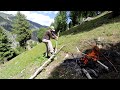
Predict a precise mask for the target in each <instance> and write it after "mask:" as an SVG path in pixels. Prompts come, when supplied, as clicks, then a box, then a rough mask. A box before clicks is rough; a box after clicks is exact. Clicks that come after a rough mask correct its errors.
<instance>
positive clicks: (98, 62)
mask: <svg viewBox="0 0 120 90" xmlns="http://www.w3.org/2000/svg"><path fill="white" fill-rule="evenodd" d="M97 63H99V64H100V65H101V66H103V67H104V68H105V69H106V70H109V69H108V67H107V66H106V65H104V64H103V63H101V62H100V61H98V60H97Z"/></svg>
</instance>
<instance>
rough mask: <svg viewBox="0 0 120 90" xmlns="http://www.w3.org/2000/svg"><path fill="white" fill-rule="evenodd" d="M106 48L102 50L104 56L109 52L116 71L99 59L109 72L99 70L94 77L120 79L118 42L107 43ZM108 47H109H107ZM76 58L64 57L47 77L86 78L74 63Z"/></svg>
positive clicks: (106, 62) (119, 46) (119, 45)
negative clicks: (97, 75)
mask: <svg viewBox="0 0 120 90" xmlns="http://www.w3.org/2000/svg"><path fill="white" fill-rule="evenodd" d="M106 47H107V48H106V49H103V50H102V53H103V54H104V55H105V56H108V54H109V58H108V59H109V60H110V61H111V62H112V63H113V64H114V66H115V67H116V68H117V70H118V73H117V72H115V70H114V69H113V67H112V66H111V64H110V63H108V61H107V60H101V62H102V63H104V64H105V65H106V66H108V67H109V69H111V70H110V71H109V72H104V71H103V72H101V73H100V75H99V77H97V78H96V79H120V42H119V43H116V44H115V43H107V45H106ZM108 47H109V48H108ZM78 57H80V56H77V57H76V58H71V59H66V60H64V62H62V63H61V64H60V65H59V66H57V67H56V68H55V69H54V70H53V71H52V72H51V74H50V76H49V77H48V79H87V78H86V76H85V75H84V74H82V73H81V68H80V66H79V65H78V64H77V63H76V60H77V59H78Z"/></svg>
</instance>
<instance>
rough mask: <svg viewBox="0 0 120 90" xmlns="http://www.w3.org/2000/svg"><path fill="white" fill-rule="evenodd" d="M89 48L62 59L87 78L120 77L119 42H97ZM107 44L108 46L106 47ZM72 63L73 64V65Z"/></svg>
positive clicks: (65, 63)
mask: <svg viewBox="0 0 120 90" xmlns="http://www.w3.org/2000/svg"><path fill="white" fill-rule="evenodd" d="M89 45H91V49H87V50H84V51H80V50H79V49H78V48H79V47H76V49H77V53H78V54H77V55H72V56H73V58H71V59H67V60H65V61H64V63H63V64H64V65H67V67H71V66H72V67H74V69H75V70H78V71H76V72H77V73H78V72H79V74H80V75H81V76H83V77H86V78H87V79H115V78H116V79H118V78H120V74H119V71H120V43H117V44H116V45H113V44H108V45H106V46H105V48H103V47H104V46H103V45H102V44H100V43H98V42H96V44H94V45H92V44H90V43H89ZM108 46H109V47H108ZM73 64H74V65H73Z"/></svg>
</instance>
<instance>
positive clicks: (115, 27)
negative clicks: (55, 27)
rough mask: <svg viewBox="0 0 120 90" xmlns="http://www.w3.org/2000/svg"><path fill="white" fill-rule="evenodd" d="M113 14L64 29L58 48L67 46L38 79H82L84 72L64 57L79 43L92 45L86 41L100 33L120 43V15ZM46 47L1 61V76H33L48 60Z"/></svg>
mask: <svg viewBox="0 0 120 90" xmlns="http://www.w3.org/2000/svg"><path fill="white" fill-rule="evenodd" d="M110 16H111V13H108V12H105V13H103V14H101V15H99V16H97V17H95V18H94V19H93V20H91V21H88V22H84V23H83V24H81V25H78V26H75V27H73V28H71V29H70V30H68V31H65V32H63V33H60V37H59V40H58V48H60V47H61V46H62V45H66V47H65V48H63V50H62V51H61V52H60V53H59V54H58V56H57V60H55V61H53V62H52V63H51V64H50V65H49V66H48V67H46V68H45V70H43V71H42V72H41V73H40V74H39V75H38V76H37V77H36V79H40V78H45V79H49V78H52V79H60V78H61V79H80V78H81V77H79V76H80V75H78V74H77V72H76V71H75V69H73V68H72V67H74V65H73V66H71V67H67V66H65V65H63V61H64V59H63V58H64V56H65V55H66V53H68V54H70V55H72V54H76V52H77V51H76V46H77V47H78V48H79V49H80V50H83V49H86V48H89V47H90V45H88V44H86V43H85V41H90V40H93V39H97V38H98V37H103V38H104V40H105V43H114V44H116V43H119V42H120V16H119V17H116V18H109V17H110ZM52 42H53V46H55V41H54V40H53V41H52ZM118 46H119V45H118ZM44 51H45V45H44V44H43V43H40V44H39V45H37V46H36V47H34V48H33V49H32V50H31V51H26V52H24V53H22V54H21V55H19V56H17V57H16V58H14V59H13V60H11V61H9V62H7V63H6V64H4V65H1V66H0V78H29V77H30V76H31V75H32V74H33V73H34V72H35V71H36V69H37V68H38V67H39V66H40V65H41V64H42V63H43V62H44V61H45V60H46V59H45V58H44V57H43V53H44ZM119 53H120V52H119ZM107 76H108V75H106V78H107ZM113 78H114V77H113ZM118 78H119V77H118Z"/></svg>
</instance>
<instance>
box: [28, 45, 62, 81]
mask: <svg viewBox="0 0 120 90" xmlns="http://www.w3.org/2000/svg"><path fill="white" fill-rule="evenodd" d="M63 47H64V46H62V47H61V48H60V49H59V50H58V52H56V53H55V54H53V55H52V56H51V57H50V58H49V59H48V60H47V61H46V62H45V63H44V64H43V65H42V66H41V67H39V68H38V69H37V70H36V72H35V73H34V74H33V75H32V76H31V77H30V78H29V79H34V78H35V77H36V76H37V74H38V73H39V72H41V71H42V70H43V69H44V68H45V67H46V66H48V64H50V62H51V61H52V60H51V59H53V58H55V56H56V55H57V54H58V53H59V52H60V51H61V49H62V48H63Z"/></svg>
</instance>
